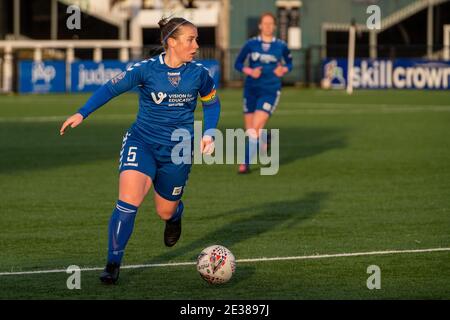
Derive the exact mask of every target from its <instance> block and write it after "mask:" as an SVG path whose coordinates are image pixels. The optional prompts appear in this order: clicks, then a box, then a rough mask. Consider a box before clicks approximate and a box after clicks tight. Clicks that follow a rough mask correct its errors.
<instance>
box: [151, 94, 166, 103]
mask: <svg viewBox="0 0 450 320" xmlns="http://www.w3.org/2000/svg"><path fill="white" fill-rule="evenodd" d="M151 95H152V99H153V101H154V102H155V103H156V104H160V103H161V102H163V100H164V99H165V98H166V97H167V94H166V93H164V92H158V98H157V97H156V95H155V93H154V92H152V94H151Z"/></svg>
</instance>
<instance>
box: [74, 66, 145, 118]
mask: <svg viewBox="0 0 450 320" xmlns="http://www.w3.org/2000/svg"><path fill="white" fill-rule="evenodd" d="M144 66H145V64H144V65H143V62H139V63H136V64H134V65H133V66H131V67H129V68H128V69H127V71H124V72H122V73H120V74H118V75H117V76H115V77H114V78H112V79H111V80H109V81H108V82H107V83H105V84H104V85H103V86H101V87H100V88H99V89H98V90H97V91H95V92H94V94H93V95H92V96H91V97H90V98H89V100H88V101H87V102H86V103H85V104H84V106H83V107H81V108H80V109H79V110H78V113H80V114H81V115H82V116H83V118H87V117H88V116H89V115H90V114H91V113H92V112H94V111H95V110H97V109H98V108H100V107H101V106H103V105H104V104H106V103H107V102H108V101H109V100H111V99H112V98H114V97H117V96H118V95H120V94H122V93H124V92H127V91H129V90H131V89H133V88H134V87H136V86H137V85H139V84H141V83H142V81H143V79H144Z"/></svg>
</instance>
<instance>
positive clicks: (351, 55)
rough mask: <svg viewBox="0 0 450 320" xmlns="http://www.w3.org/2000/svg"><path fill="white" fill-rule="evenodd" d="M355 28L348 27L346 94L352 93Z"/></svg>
mask: <svg viewBox="0 0 450 320" xmlns="http://www.w3.org/2000/svg"><path fill="white" fill-rule="evenodd" d="M355 42H356V26H355V24H354V23H352V25H351V26H350V29H349V33H348V59H347V93H348V94H352V93H353V66H354V64H355Z"/></svg>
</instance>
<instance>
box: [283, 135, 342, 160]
mask: <svg viewBox="0 0 450 320" xmlns="http://www.w3.org/2000/svg"><path fill="white" fill-rule="evenodd" d="M280 136H281V137H280V164H281V165H286V164H289V163H291V162H293V161H296V160H297V159H303V158H309V157H312V156H315V155H318V154H321V153H324V152H326V151H329V150H333V149H342V148H345V147H347V130H346V129H343V128H332V127H309V128H307V127H300V128H285V129H281V130H280Z"/></svg>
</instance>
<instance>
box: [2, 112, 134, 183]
mask: <svg viewBox="0 0 450 320" xmlns="http://www.w3.org/2000/svg"><path fill="white" fill-rule="evenodd" d="M130 122H131V121H130ZM128 126H129V124H126V123H124V122H119V123H108V124H100V123H98V122H93V123H86V124H82V125H81V127H80V128H76V129H69V130H68V131H67V132H66V134H65V135H64V136H63V137H61V136H60V135H59V127H60V123H57V122H43V123H33V122H29V123H28V122H23V123H2V124H1V126H0V137H1V140H0V154H1V155H2V157H0V173H1V174H12V173H14V172H17V171H19V172H20V171H34V170H45V169H55V168H58V167H62V166H71V165H76V166H77V165H81V164H84V163H90V162H95V161H102V160H111V161H115V162H114V165H115V163H116V162H117V161H118V159H119V152H120V148H121V145H122V136H123V135H124V133H125V131H126V129H127V128H128Z"/></svg>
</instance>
